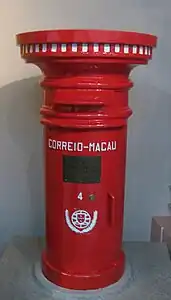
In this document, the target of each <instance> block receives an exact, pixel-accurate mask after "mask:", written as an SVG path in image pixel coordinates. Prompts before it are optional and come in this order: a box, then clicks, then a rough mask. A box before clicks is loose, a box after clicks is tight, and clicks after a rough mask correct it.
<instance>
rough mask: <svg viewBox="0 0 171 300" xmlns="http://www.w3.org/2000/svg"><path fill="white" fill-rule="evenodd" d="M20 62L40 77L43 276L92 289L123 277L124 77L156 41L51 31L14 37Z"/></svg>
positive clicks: (149, 53)
mask: <svg viewBox="0 0 171 300" xmlns="http://www.w3.org/2000/svg"><path fill="white" fill-rule="evenodd" d="M17 43H18V45H20V48H21V56H22V58H24V59H25V61H26V62H27V63H34V64H35V65H37V66H38V67H39V68H40V69H41V71H42V73H43V75H44V78H43V81H42V82H41V86H42V87H43V88H44V100H43V105H42V108H41V115H42V119H41V123H42V124H43V125H44V148H45V179H46V249H45V251H44V253H43V255H42V270H43V274H44V275H45V276H46V278H47V279H49V280H50V281H51V282H53V283H55V284H57V285H60V286H62V287H66V288H71V289H96V288H102V287H105V286H107V285H109V284H112V283H114V282H117V281H118V280H119V279H120V278H121V276H122V275H123V272H124V266H125V257H124V253H123V251H122V230H123V210H124V185H125V157H126V137H127V119H128V117H129V116H130V115H131V113H132V111H131V109H130V108H129V107H128V90H129V89H130V88H131V87H132V82H131V81H130V80H129V79H128V77H129V74H130V71H131V70H132V69H133V67H135V66H136V65H138V64H147V63H148V60H149V59H151V58H152V49H153V47H155V46H156V37H154V36H152V35H148V34H139V33H132V32H121V31H103V30H52V31H40V32H28V33H22V34H19V35H17Z"/></svg>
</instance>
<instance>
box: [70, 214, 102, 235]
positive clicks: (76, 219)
mask: <svg viewBox="0 0 171 300" xmlns="http://www.w3.org/2000/svg"><path fill="white" fill-rule="evenodd" d="M97 216H98V212H97V210H95V211H93V215H92V217H91V216H90V214H89V213H88V212H87V211H86V210H81V209H79V210H76V211H74V212H73V213H72V215H71V218H70V216H69V211H68V209H66V210H65V220H66V224H67V225H68V227H69V228H70V229H71V230H72V231H74V232H75V233H87V232H89V231H91V230H92V229H93V228H94V227H95V225H96V222H97Z"/></svg>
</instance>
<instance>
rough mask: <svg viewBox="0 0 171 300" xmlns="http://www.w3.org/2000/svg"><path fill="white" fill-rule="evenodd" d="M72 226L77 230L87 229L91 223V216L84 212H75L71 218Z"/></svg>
mask: <svg viewBox="0 0 171 300" xmlns="http://www.w3.org/2000/svg"><path fill="white" fill-rule="evenodd" d="M71 221H72V224H73V225H74V226H75V227H76V228H78V229H84V228H87V227H88V226H89V225H90V223H91V216H90V214H89V213H88V212H87V211H85V210H76V211H75V212H74V213H73V214H72V216H71Z"/></svg>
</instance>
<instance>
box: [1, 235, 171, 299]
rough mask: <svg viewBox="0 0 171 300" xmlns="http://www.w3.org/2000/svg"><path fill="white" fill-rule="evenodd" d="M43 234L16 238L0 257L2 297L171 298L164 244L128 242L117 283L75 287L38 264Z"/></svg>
mask: <svg viewBox="0 0 171 300" xmlns="http://www.w3.org/2000/svg"><path fill="white" fill-rule="evenodd" d="M42 247H43V240H42V239H41V238H15V239H14V240H13V241H12V243H11V244H10V245H9V246H8V247H7V249H6V250H5V252H4V254H3V256H2V257H1V260H0V299H1V300H132V299H134V300H141V299H142V300H170V299H171V261H170V259H169V255H168V250H167V247H166V245H165V244H157V243H141V242H140V243H133V242H132V243H131V242H129V243H125V244H124V249H125V252H126V257H127V267H126V270H125V274H124V276H123V278H122V279H121V280H120V281H119V282H118V283H117V284H114V285H111V286H109V287H107V288H105V289H99V290H94V291H73V290H66V289H63V288H60V287H56V286H55V285H53V284H52V283H50V282H49V281H47V280H46V278H45V277H44V276H43V275H42V273H41V268H40V264H39V260H40V253H41V250H42Z"/></svg>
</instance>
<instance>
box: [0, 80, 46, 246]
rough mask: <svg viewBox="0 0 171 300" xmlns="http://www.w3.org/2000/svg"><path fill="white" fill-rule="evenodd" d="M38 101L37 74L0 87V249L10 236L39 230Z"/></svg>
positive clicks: (40, 161) (41, 194)
mask: <svg viewBox="0 0 171 300" xmlns="http://www.w3.org/2000/svg"><path fill="white" fill-rule="evenodd" d="M41 104H42V91H41V88H40V87H39V78H38V77H36V78H35V77H34V78H29V79H24V80H21V81H17V82H13V83H10V84H8V85H6V86H4V87H2V88H1V89H0V143H1V145H0V166H1V168H0V196H1V197H0V250H1V249H2V246H3V244H4V243H6V242H7V241H8V240H9V239H10V238H11V237H12V236H14V235H20V234H25V235H37V234H41V233H42V232H43V226H44V220H43V219H44V199H43V198H44V192H43V151H42V149H43V147H42V145H43V142H42V126H41V125H40V122H39V120H40V117H39V110H40V107H41Z"/></svg>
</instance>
